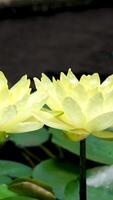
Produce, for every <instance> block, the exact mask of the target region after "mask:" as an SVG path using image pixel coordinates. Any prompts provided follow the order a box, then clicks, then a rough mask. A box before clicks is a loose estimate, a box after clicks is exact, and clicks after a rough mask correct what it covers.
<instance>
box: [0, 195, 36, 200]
mask: <svg viewBox="0 0 113 200" xmlns="http://www.w3.org/2000/svg"><path fill="white" fill-rule="evenodd" d="M15 199H16V200H38V199H34V198H31V197H26V196H15V197H8V198H5V199H1V200H15Z"/></svg>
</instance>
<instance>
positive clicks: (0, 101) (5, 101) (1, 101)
mask: <svg viewBox="0 0 113 200" xmlns="http://www.w3.org/2000/svg"><path fill="white" fill-rule="evenodd" d="M9 104H10V101H9V90H8V89H7V88H4V89H2V90H1V91H0V110H2V109H4V107H6V106H8V105H9Z"/></svg>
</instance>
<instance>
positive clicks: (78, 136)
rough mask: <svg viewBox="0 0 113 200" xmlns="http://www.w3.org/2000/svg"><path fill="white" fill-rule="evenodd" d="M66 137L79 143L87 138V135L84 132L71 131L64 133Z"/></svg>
mask: <svg viewBox="0 0 113 200" xmlns="http://www.w3.org/2000/svg"><path fill="white" fill-rule="evenodd" d="M64 133H65V134H66V136H67V137H68V138H69V139H70V140H72V141H80V140H83V139H85V138H86V137H88V135H89V133H88V132H87V131H85V130H73V131H70V132H66V131H65V132H64Z"/></svg>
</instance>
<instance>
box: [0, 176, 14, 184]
mask: <svg viewBox="0 0 113 200" xmlns="http://www.w3.org/2000/svg"><path fill="white" fill-rule="evenodd" d="M11 182H12V179H11V178H10V177H9V176H0V184H8V183H11Z"/></svg>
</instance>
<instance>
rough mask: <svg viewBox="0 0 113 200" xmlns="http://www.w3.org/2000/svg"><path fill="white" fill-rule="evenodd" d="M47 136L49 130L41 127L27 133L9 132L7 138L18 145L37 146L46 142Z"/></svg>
mask: <svg viewBox="0 0 113 200" xmlns="http://www.w3.org/2000/svg"><path fill="white" fill-rule="evenodd" d="M48 138H49V132H48V131H47V129H45V128H42V129H39V130H37V131H32V132H29V133H24V134H23V133H19V134H10V137H9V140H11V141H13V142H14V143H15V144H16V145H17V146H20V147H32V146H38V145H41V144H42V143H44V142H46V141H47V140H48Z"/></svg>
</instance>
